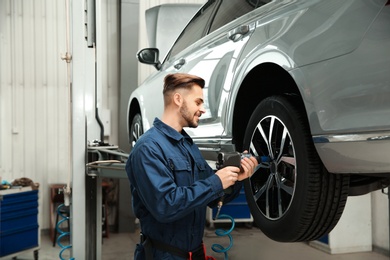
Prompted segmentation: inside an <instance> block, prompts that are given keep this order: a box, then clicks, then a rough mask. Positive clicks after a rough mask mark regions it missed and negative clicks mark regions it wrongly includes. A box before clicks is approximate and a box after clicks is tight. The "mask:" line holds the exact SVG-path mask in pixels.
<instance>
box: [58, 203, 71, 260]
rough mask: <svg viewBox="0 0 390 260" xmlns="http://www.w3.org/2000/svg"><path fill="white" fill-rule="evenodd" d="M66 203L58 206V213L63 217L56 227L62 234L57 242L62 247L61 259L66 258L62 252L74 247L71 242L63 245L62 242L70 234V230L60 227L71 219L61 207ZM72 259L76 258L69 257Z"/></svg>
mask: <svg viewBox="0 0 390 260" xmlns="http://www.w3.org/2000/svg"><path fill="white" fill-rule="evenodd" d="M64 206H65V204H61V205H59V206H58V208H57V214H58V215H59V216H60V217H61V218H62V219H61V220H60V221H58V223H57V225H56V229H57V232H58V233H59V234H60V235H59V236H58V238H57V244H58V246H59V247H61V248H62V250H61V251H60V253H59V257H60V259H61V260H65V258H63V256H62V254H63V253H64V251H66V250H67V249H69V250H70V249H71V248H72V244H71V243H70V242H69V245H63V244H62V243H61V239H62V238H63V237H65V236H70V232H68V231H63V230H62V229H61V228H60V225H61V224H62V223H63V222H64V221H69V216H65V215H64V214H62V212H61V208H62V207H64ZM69 259H70V260H74V258H73V257H72V258H69Z"/></svg>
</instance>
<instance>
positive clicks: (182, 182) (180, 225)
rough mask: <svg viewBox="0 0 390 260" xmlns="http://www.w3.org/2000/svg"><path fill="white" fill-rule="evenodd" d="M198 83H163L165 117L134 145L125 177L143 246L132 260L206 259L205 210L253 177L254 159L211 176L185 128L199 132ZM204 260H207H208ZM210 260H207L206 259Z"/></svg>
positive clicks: (183, 78)
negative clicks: (229, 190)
mask: <svg viewBox="0 0 390 260" xmlns="http://www.w3.org/2000/svg"><path fill="white" fill-rule="evenodd" d="M204 85H205V82H204V80H203V79H202V78H200V77H197V76H194V75H189V74H184V73H176V74H169V75H167V76H166V77H165V79H164V87H163V96H164V112H163V115H162V118H161V120H160V119H158V118H156V119H155V120H154V123H153V127H152V128H150V129H149V130H148V131H146V132H145V134H143V135H142V136H141V138H140V139H139V140H138V141H137V143H136V145H135V146H134V148H133V150H132V151H131V153H130V155H129V159H128V161H127V164H126V171H127V175H128V178H129V180H130V187H131V192H132V199H133V210H134V212H135V215H136V217H137V218H138V219H139V221H140V227H141V242H140V243H139V244H137V246H136V249H135V253H134V259H136V260H142V259H147V260H149V259H157V260H162V259H180V260H183V259H194V260H195V259H202V260H204V259H206V254H205V249H204V245H203V243H202V239H203V232H204V227H205V221H206V207H207V206H211V207H213V206H216V205H217V203H218V201H219V199H220V198H221V197H222V196H224V195H225V194H224V189H227V188H228V187H232V188H233V189H232V190H233V192H231V194H227V195H225V199H224V202H228V201H229V200H232V199H234V198H235V197H236V196H237V195H238V193H239V191H240V189H241V182H240V181H242V180H243V179H245V178H248V177H249V176H250V175H251V174H253V171H254V168H255V167H256V165H257V164H258V163H257V161H256V159H254V158H253V157H251V158H244V159H242V160H241V168H238V167H230V166H228V167H225V168H222V169H220V170H218V171H216V172H215V171H214V170H213V169H212V168H211V167H210V166H209V165H208V164H207V162H206V161H205V160H204V158H203V157H202V155H201V153H200V151H199V149H198V147H197V146H196V145H195V144H194V143H193V140H192V139H191V137H190V136H189V135H188V134H187V133H186V132H185V131H184V129H183V127H197V126H198V121H199V118H200V117H201V115H202V114H203V113H205V109H204V107H203V87H204ZM207 259H208V258H207ZM210 259H211V258H210Z"/></svg>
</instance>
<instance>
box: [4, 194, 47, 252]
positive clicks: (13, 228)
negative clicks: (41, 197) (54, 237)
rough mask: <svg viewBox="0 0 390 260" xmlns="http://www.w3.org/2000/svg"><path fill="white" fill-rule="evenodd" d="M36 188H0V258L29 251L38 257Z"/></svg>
mask: <svg viewBox="0 0 390 260" xmlns="http://www.w3.org/2000/svg"><path fill="white" fill-rule="evenodd" d="M39 240H40V238H39V225H38V190H32V189H31V187H24V188H13V189H8V190H0V259H2V258H3V257H7V258H8V259H9V258H10V257H16V256H17V255H18V254H21V253H26V252H27V251H31V252H32V253H33V254H34V259H38V250H39Z"/></svg>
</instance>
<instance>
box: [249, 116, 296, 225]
mask: <svg viewBox="0 0 390 260" xmlns="http://www.w3.org/2000/svg"><path fill="white" fill-rule="evenodd" d="M250 151H251V153H253V154H255V155H257V156H261V157H262V162H261V163H260V164H259V166H258V168H257V169H256V171H255V173H254V174H253V175H252V176H251V178H250V179H249V181H250V187H251V192H252V194H251V195H252V198H253V200H254V201H255V202H256V204H257V207H258V208H259V211H260V212H261V214H262V215H263V216H264V217H266V218H267V219H270V220H278V219H280V218H281V217H282V216H283V215H284V214H285V213H286V212H287V211H288V209H289V207H290V205H291V203H292V200H293V197H294V193H295V188H296V173H297V170H296V158H295V148H294V145H293V141H292V139H291V135H290V133H289V131H288V129H287V127H286V126H285V125H284V123H283V122H282V120H280V119H279V118H278V117H276V116H266V117H264V118H263V119H262V120H260V122H259V123H258V124H257V126H256V128H255V129H254V131H253V133H252V137H251V141H250Z"/></svg>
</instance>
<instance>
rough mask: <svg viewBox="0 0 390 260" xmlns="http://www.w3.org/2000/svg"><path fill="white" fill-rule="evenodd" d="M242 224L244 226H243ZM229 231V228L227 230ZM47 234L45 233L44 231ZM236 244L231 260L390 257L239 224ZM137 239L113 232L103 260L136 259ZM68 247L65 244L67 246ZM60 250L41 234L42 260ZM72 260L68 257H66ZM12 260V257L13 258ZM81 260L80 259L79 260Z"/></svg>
mask: <svg viewBox="0 0 390 260" xmlns="http://www.w3.org/2000/svg"><path fill="white" fill-rule="evenodd" d="M241 224H242V223H241ZM227 228H228V227H227ZM214 231H215V229H214V228H207V229H206V231H205V239H204V241H205V243H206V246H207V253H208V255H212V256H214V257H216V259H218V260H219V259H221V260H222V259H224V257H223V255H222V254H217V253H214V252H213V251H212V250H211V245H212V244H214V243H221V244H222V245H224V246H227V244H228V241H229V239H228V238H227V237H217V236H216V235H215V233H214ZM43 233H44V232H43ZM232 236H233V240H234V245H233V247H232V249H231V250H230V251H229V259H230V260H234V259H236V260H259V259H261V260H264V259H265V260H268V259H289V260H295V259H297V260H298V259H299V260H301V259H315V260H327V259H329V260H331V259H333V260H335V259H337V260H367V259H370V260H388V259H389V257H388V256H386V255H384V254H380V253H376V252H364V253H353V254H338V255H330V254H328V253H325V252H323V251H320V250H318V249H315V248H313V247H311V246H309V245H308V244H306V243H278V242H275V241H272V240H270V239H268V238H267V237H266V236H265V235H264V234H263V233H262V232H261V231H260V230H259V229H257V228H255V227H253V228H249V227H246V226H244V225H237V227H236V228H235V230H234V231H233V232H232ZM137 240H138V232H135V233H113V232H111V233H110V237H109V238H104V239H103V245H102V258H101V259H102V260H122V259H126V260H129V259H133V250H134V245H135V243H137ZM64 244H65V243H64ZM59 252H60V248H59V247H58V245H57V246H56V247H53V246H52V242H51V241H50V239H49V235H48V234H42V238H41V249H40V250H39V259H40V260H54V259H60V258H59V257H58V254H59ZM63 256H64V258H65V259H69V254H68V255H66V254H64V255H63ZM10 259H11V258H10ZM17 259H18V260H33V259H34V257H33V254H32V253H25V254H22V255H19V256H18V257H17ZM76 260H81V259H76Z"/></svg>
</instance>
